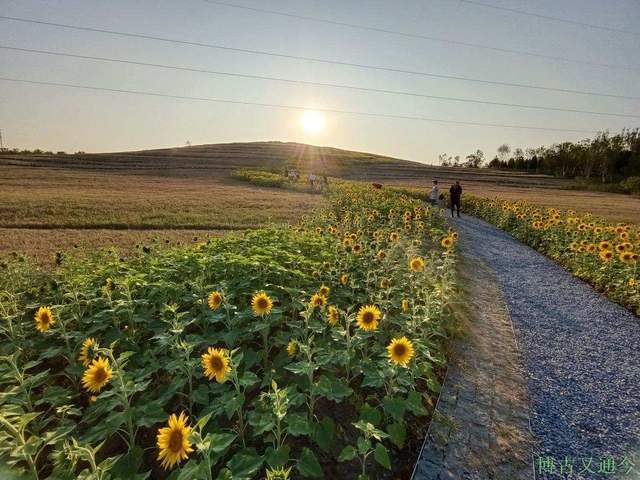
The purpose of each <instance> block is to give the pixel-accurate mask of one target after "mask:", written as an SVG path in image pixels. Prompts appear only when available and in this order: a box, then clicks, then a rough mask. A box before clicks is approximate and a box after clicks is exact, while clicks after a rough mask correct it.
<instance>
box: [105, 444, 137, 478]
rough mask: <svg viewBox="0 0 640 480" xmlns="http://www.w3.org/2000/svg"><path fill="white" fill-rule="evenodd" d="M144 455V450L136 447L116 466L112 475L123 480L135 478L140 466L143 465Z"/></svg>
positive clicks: (120, 459) (119, 460) (121, 458)
mask: <svg viewBox="0 0 640 480" xmlns="http://www.w3.org/2000/svg"><path fill="white" fill-rule="evenodd" d="M142 455H143V451H142V448H140V447H138V446H134V447H133V448H131V450H129V452H128V453H127V454H126V455H123V456H122V457H120V458H119V459H118V461H117V462H116V463H115V464H114V466H113V469H112V471H111V473H112V475H113V476H114V477H115V478H122V479H123V480H125V479H129V478H131V477H133V476H134V475H135V474H136V473H137V472H138V469H139V468H140V465H142Z"/></svg>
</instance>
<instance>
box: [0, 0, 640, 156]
mask: <svg viewBox="0 0 640 480" xmlns="http://www.w3.org/2000/svg"><path fill="white" fill-rule="evenodd" d="M225 1H227V2H229V3H235V4H236V5H243V6H249V7H256V8H262V9H271V10H277V11H280V12H286V13H289V14H294V15H303V16H312V17H319V18H322V19H327V20H332V21H336V22H343V23H351V24H359V25H367V26H372V27H376V28H380V29H385V30H394V31H400V32H407V33H411V34H419V35H426V36H431V37H438V38H445V39H449V40H454V41H458V42H467V43H473V44H482V45H489V46H492V47H498V48H506V49H512V50H520V51H527V52H532V53H536V54H540V55H547V56H556V57H565V58H570V59H577V60H580V61H583V62H587V63H597V64H606V65H610V66H602V65H591V64H583V63H576V62H567V61H564V60H553V59H549V58H542V57H538V56H531V55H522V54H514V53H509V52H502V51H496V50H488V49H481V48H475V47H469V46H462V45H456V44H451V43H445V42H440V41H432V40H427V39H424V38H416V37H412V36H402V35H394V34H389V33H383V32H378V31H372V30H363V29H357V28H353V27H348V26H342V25H335V24H328V23H322V22H314V21H309V20H303V19H299V18H292V17H286V16H279V15H273V14H268V13H264V12H256V11H251V10H247V9H239V8H233V7H230V6H227V5H220V4H216V3H211V2H208V1H206V0H181V1H179V2H178V1H175V0H173V1H172V0H109V1H99V0H64V1H62V0H47V1H44V0H0V15H2V16H12V17H20V18H27V19H32V20H40V21H46V22H54V23H64V24H72V25H78V26H83V27H92V28H99V29H108V30H115V31H119V32H129V33H137V34H143V35H149V36H161V37H165V38H166V37H168V38H173V39H179V40H184V41H189V42H200V43H209V44H217V45H223V46H228V47H233V48H241V49H250V50H262V51H268V52H275V53H279V54H285V55H293V56H305V57H314V58H324V59H330V60H333V61H339V62H347V63H358V64H366V65H377V66H384V67H390V68H392V69H400V70H411V71H420V72H429V73H435V74H443V75H448V76H462V77H472V78H479V79H484V80H492V81H500V82H510V83H528V84H534V85H543V86H547V87H553V88H560V89H574V90H585V91H595V92H604V93H612V94H616V95H623V96H636V97H638V96H639V90H638V85H640V48H639V47H640V27H638V25H639V24H640V22H639V20H640V2H638V1H637V0H608V1H607V2H603V1H602V0H563V1H562V2H558V1H556V0H529V1H527V0H482V2H483V3H490V4H492V5H495V6H499V7H507V8H511V9H518V10H523V11H527V12H530V13H535V14H540V15H545V16H553V17H560V18H564V19H569V20H571V21H574V22H583V23H589V24H596V25H600V26H605V27H609V28H612V29H617V30H625V31H628V32H629V33H624V32H618V31H611V30H606V29H598V28H592V27H587V26H583V25H576V24H570V23H566V22H558V21H554V20H549V19H545V18H540V17H536V16H531V15H520V14H517V13H514V12H510V11H504V10H498V9H493V8H488V7H486V6H481V5H477V4H474V3H469V2H465V1H460V0H404V1H388V0H349V1H345V0H263V1H258V0H225ZM634 32H637V33H634ZM0 46H3V47H7V46H8V47H18V48H28V49H36V50H48V51H56V52H63V53H72V54H76V55H88V56H100V57H109V58H116V59H124V60H129V61H136V62H145V63H156V64H169V65H176V66H181V67H188V68H196V69H205V70H216V71H224V72H230V73H239V74H249V75H260V76H271V77H281V78H288V79H296V80H304V81H311V82H320V83H333V84H342V85H353V86H359V87H366V88H374V89H384V90H397V91H409V92H417V93H420V94H427V95H436V96H447V97H456V98H465V99H476V100H483V101H491V102H502V103H518V104H526V105H535V106H550V107H554V108H562V109H573V110H576V109H577V110H590V111H603V112H613V113H618V114H626V115H638V116H640V100H634V99H621V98H610V97H600V96H589V95H582V94H572V93H560V92H555V91H542V90H534V89H525V88H517V87H509V86H496V85H485V84H480V83H474V82H465V81H459V80H452V79H438V78H430V77H426V76H420V75H413V74H407V73H399V72H389V71H379V70H371V69H363V68H358V67H353V66H346V65H335V64H325V63H318V62H309V61H301V60H297V59H290V58H282V57H274V56H266V55H256V54H249V53H240V52H235V51H228V50H220V49H212V48H207V47H202V46H193V45H180V44H173V43H168V42H162V41H155V40H150V39H142V38H131V37H122V36H116V35H110V34H105V33H99V32H87V31H77V30H71V29H65V28H60V27H54V26H47V25H40V24H32V23H24V22H16V21H9V20H5V19H0ZM0 77H5V78H14V79H24V80H35V81H45V82H57V83H67V84H70V83H71V84H78V85H86V86H93V87H102V88H111V89H124V90H137V91H145V92H153V93H161V94H168V95H177V96H189V97H206V98H218V99H226V100H233V101H240V102H252V103H263V104H264V103H268V104H278V105H291V106H298V107H302V108H303V109H307V110H314V109H318V110H322V109H325V110H343V111H350V112H354V111H355V112H369V113H377V114H385V115H398V116H412V117H428V118H435V119H442V120H452V121H466V122H476V123H492V124H502V125H525V126H532V127H543V128H554V129H570V130H584V131H586V132H567V131H547V130H544V131H543V130H528V129H519V128H507V127H489V126H479V125H459V124H451V123H438V122H430V121H422V120H411V119H405V118H389V117H378V116H361V115H355V114H346V113H324V114H322V116H323V117H324V118H323V121H324V128H321V129H320V130H319V131H316V130H318V129H317V128H315V129H309V131H308V130H305V129H304V128H302V127H301V122H300V117H301V115H302V114H303V112H304V110H294V109H282V108H272V107H266V106H256V105H244V104H231V103H215V102H208V101H197V100H187V99H176V98H165V97H156V96H142V95H134V94H129V93H115V92H103V91H92V90H82V89H76V88H68V87H58V86H50V85H32V84H23V83H17V82H10V81H4V80H0V129H1V131H2V137H3V140H4V146H5V147H8V148H41V149H45V150H53V151H59V150H64V151H69V152H74V151H78V150H81V151H86V152H108V151H125V150H140V149H146V148H161V147H168V146H181V145H185V143H186V142H190V143H191V144H193V145H196V144H205V143H223V142H248V141H265V140H280V141H295V142H304V143H311V144H314V145H327V146H334V147H338V148H346V149H352V150H360V151H367V152H374V153H379V154H384V155H390V156H395V157H399V158H404V159H408V160H414V161H419V162H424V163H437V158H438V155H439V154H441V153H444V152H447V153H448V154H449V155H460V156H462V157H464V156H466V155H467V154H468V153H470V152H473V151H475V150H476V149H478V148H479V149H482V150H483V151H484V152H485V155H486V156H487V157H488V158H491V157H493V156H494V155H495V153H496V149H497V147H498V146H499V145H500V144H502V143H507V144H509V145H511V147H512V148H515V147H522V148H526V147H537V146H540V145H550V144H553V143H556V142H561V141H576V140H580V139H583V138H587V137H592V136H593V135H595V132H597V131H601V130H606V129H608V130H610V131H613V132H616V131H619V130H621V129H622V128H625V127H637V126H640V118H629V117H615V116H603V115H593V114H585V113H574V112H559V111H546V110H532V109H523V108H512V107H506V106H497V105H484V104H476V103H467V102H455V101H444V100H439V99H429V98H422V97H409V96H401V95H392V94H385V93H378V92H364V91H356V90H350V89H343V88H335V87H323V86H311V85H299V84H290V83H283V82H277V81H272V80H258V79H248V78H237V77H231V76H220V75H212V74H204V73H196V72H186V71H176V70H169V69H161V68H152V67H148V66H140V65H126V64H119V63H108V62H99V61H93V60H85V59H77V58H66V57H59V56H51V55H44V54H36V53H26V52H18V51H11V50H6V49H2V48H0ZM589 132H593V133H589Z"/></svg>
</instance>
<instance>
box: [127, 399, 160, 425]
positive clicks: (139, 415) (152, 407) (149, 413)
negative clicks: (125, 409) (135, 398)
mask: <svg viewBox="0 0 640 480" xmlns="http://www.w3.org/2000/svg"><path fill="white" fill-rule="evenodd" d="M133 418H135V420H136V425H137V426H139V427H150V426H152V425H154V424H156V423H160V422H164V421H165V420H166V419H167V414H166V413H165V411H164V410H163V408H162V405H160V404H159V403H158V402H148V403H145V404H144V405H143V406H141V407H136V408H135V413H134V414H133Z"/></svg>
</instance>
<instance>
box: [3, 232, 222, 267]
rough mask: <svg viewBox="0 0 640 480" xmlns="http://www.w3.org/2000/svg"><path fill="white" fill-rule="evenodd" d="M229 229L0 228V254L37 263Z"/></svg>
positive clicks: (195, 238)
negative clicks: (64, 255)
mask: <svg viewBox="0 0 640 480" xmlns="http://www.w3.org/2000/svg"><path fill="white" fill-rule="evenodd" d="M228 232H229V231H228V230H109V229H80V230H78V229H68V228H50V229H32V228H2V229H0V256H2V255H3V253H4V254H7V255H9V256H12V255H14V254H27V255H28V256H29V257H31V258H32V259H34V260H35V262H36V263H37V264H39V265H43V266H50V265H53V263H54V262H55V258H56V253H58V252H67V253H74V254H75V253H81V254H82V253H90V252H93V251H95V250H97V249H101V248H110V247H113V246H116V247H117V249H118V252H120V253H121V254H122V255H124V256H128V255H131V254H136V253H138V251H139V250H140V249H141V248H142V247H144V246H147V247H151V248H165V247H168V246H174V245H177V244H183V245H184V244H191V243H196V242H203V241H206V240H207V239H208V238H210V237H215V236H220V235H224V234H226V233H228Z"/></svg>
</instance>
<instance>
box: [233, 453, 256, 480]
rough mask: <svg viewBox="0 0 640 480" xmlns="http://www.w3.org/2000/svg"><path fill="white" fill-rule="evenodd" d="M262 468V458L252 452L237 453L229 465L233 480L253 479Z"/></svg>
mask: <svg viewBox="0 0 640 480" xmlns="http://www.w3.org/2000/svg"><path fill="white" fill-rule="evenodd" d="M261 466H262V457H261V456H259V455H257V454H255V453H254V452H252V451H250V450H242V451H240V452H238V453H236V454H235V455H234V456H233V457H231V460H229V462H228V463H227V467H228V468H229V469H230V470H231V473H232V474H233V478H234V479H235V478H251V477H253V475H254V474H255V473H256V472H257V471H258V469H259V468H260V467H261Z"/></svg>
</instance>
